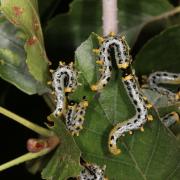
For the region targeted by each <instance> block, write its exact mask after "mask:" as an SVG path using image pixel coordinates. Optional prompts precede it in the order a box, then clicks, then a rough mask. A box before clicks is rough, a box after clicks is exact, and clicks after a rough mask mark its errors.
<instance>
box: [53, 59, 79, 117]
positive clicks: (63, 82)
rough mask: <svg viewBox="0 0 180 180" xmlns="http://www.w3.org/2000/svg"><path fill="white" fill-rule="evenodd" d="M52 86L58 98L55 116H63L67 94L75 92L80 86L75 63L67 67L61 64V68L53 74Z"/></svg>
mask: <svg viewBox="0 0 180 180" xmlns="http://www.w3.org/2000/svg"><path fill="white" fill-rule="evenodd" d="M52 79H53V81H52V86H53V87H54V90H55V91H54V93H55V96H56V109H55V111H54V112H53V114H54V116H56V117H57V116H61V114H62V113H63V112H64V110H65V108H66V97H65V93H71V92H73V91H74V90H75V89H76V88H77V85H78V82H77V72H76V71H75V69H74V67H73V63H70V64H68V65H65V64H64V63H62V62H60V64H59V67H58V68H57V69H56V70H55V71H54V72H53V73H52Z"/></svg>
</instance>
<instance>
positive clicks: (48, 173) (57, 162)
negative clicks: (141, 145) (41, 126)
mask: <svg viewBox="0 0 180 180" xmlns="http://www.w3.org/2000/svg"><path fill="white" fill-rule="evenodd" d="M51 119H52V120H53V121H54V122H55V126H54V127H53V129H52V130H53V131H54V132H55V133H56V134H57V135H58V137H59V138H60V145H59V147H57V149H56V150H55V152H54V154H53V156H52V158H51V160H50V161H49V162H48V164H47V166H46V167H45V168H44V169H43V171H42V178H43V179H51V180H66V179H67V178H69V177H73V176H74V177H75V176H78V175H79V173H80V171H81V170H82V167H81V165H80V155H81V152H80V150H79V148H78V147H77V145H76V143H75V141H74V140H73V138H72V137H71V135H70V133H69V132H68V131H67V130H66V127H65V125H64V124H63V122H62V121H61V120H60V119H53V115H52V116H51Z"/></svg>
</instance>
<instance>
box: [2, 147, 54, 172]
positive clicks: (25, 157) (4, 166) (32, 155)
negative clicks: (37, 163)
mask: <svg viewBox="0 0 180 180" xmlns="http://www.w3.org/2000/svg"><path fill="white" fill-rule="evenodd" d="M50 151H51V149H50V148H46V149H43V150H42V151H39V152H37V153H31V152H29V153H26V154H24V155H22V156H20V157H18V158H16V159H13V160H11V161H9V162H6V163H4V164H2V165H0V171H3V170H5V169H8V168H10V167H12V166H15V165H18V164H20V163H23V162H26V161H29V160H32V159H35V158H38V157H40V156H43V155H45V154H47V153H49V152H50Z"/></svg>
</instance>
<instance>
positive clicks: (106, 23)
mask: <svg viewBox="0 0 180 180" xmlns="http://www.w3.org/2000/svg"><path fill="white" fill-rule="evenodd" d="M102 5H103V17H102V20H103V35H104V36H106V35H108V34H109V33H110V32H114V33H117V32H118V18H117V13H118V8H117V0H102Z"/></svg>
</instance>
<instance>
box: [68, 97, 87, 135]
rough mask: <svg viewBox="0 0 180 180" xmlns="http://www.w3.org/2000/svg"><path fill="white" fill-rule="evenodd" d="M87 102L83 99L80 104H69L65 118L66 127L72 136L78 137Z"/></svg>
mask: <svg viewBox="0 0 180 180" xmlns="http://www.w3.org/2000/svg"><path fill="white" fill-rule="evenodd" d="M87 107H88V102H87V100H86V99H83V100H82V101H81V102H80V103H78V104H77V103H70V104H69V105H68V110H67V113H66V116H65V120H66V127H67V129H68V130H69V131H70V132H71V134H72V135H77V136H78V135H79V132H80V131H81V130H82V128H83V123H84V116H85V113H86V108H87Z"/></svg>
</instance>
